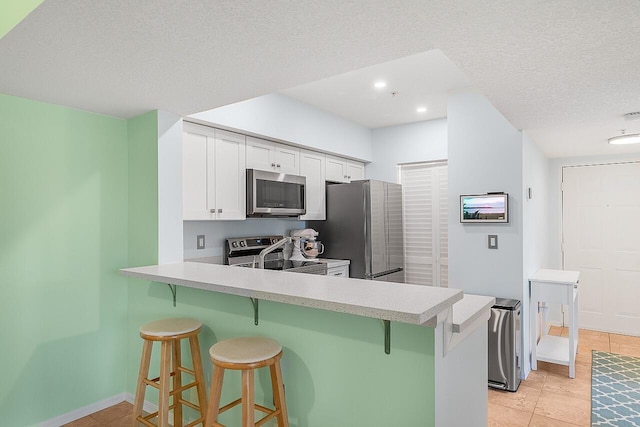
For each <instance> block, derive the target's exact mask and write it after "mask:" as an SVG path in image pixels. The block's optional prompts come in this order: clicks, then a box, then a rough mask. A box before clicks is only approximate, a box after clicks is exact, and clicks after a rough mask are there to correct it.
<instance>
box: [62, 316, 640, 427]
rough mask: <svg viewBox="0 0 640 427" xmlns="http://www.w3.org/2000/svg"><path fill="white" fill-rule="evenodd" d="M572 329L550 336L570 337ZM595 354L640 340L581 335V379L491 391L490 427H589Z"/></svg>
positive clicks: (546, 376)
mask: <svg viewBox="0 0 640 427" xmlns="http://www.w3.org/2000/svg"><path fill="white" fill-rule="evenodd" d="M568 332H569V331H568V330H567V329H566V328H556V327H552V328H551V331H550V334H552V335H562V336H567V335H568ZM591 350H603V351H611V352H612V353H618V354H624V355H627V356H636V357H640V337H629V336H625V335H616V334H608V333H606V332H595V331H589V330H585V329H581V330H580V332H579V350H578V355H577V358H576V377H575V378H574V379H571V378H569V368H568V367H566V366H561V365H554V364H551V363H544V362H539V363H538V370H537V371H532V372H531V374H530V375H529V377H528V378H527V379H526V380H524V381H523V382H522V384H521V385H520V387H519V388H518V391H517V392H515V393H511V392H505V391H497V390H491V389H490V390H489V417H488V423H487V424H488V427H519V426H523V427H524V426H529V427H575V426H589V424H590V418H591ZM132 411H133V407H132V406H131V404H129V403H127V402H121V403H119V404H117V405H115V406H112V407H110V408H107V409H104V410H102V411H99V412H96V413H94V414H91V415H89V416H87V417H84V418H81V419H79V420H76V421H74V422H72V423H69V424H66V425H65V426H64V427H125V426H129V425H131V416H132V415H131V412H132Z"/></svg>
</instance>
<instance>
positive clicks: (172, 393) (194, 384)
mask: <svg viewBox="0 0 640 427" xmlns="http://www.w3.org/2000/svg"><path fill="white" fill-rule="evenodd" d="M197 385H198V382H197V381H194V382H192V383H191V384H187V385H183V386H181V387H179V388H177V389H175V390H171V392H170V393H169V396H173V395H174V394H178V393H181V392H183V391H185V390H187V389H190V388H193V387H195V386H197Z"/></svg>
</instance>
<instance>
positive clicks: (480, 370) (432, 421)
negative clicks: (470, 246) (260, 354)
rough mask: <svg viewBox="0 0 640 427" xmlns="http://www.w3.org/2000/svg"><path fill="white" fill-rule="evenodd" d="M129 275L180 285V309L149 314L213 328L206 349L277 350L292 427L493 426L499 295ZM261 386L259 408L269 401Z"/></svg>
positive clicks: (275, 279) (272, 279)
mask: <svg viewBox="0 0 640 427" xmlns="http://www.w3.org/2000/svg"><path fill="white" fill-rule="evenodd" d="M122 272H123V273H124V274H125V275H127V276H130V277H135V278H139V279H146V280H150V281H153V282H158V283H166V284H170V285H177V286H180V289H178V290H177V307H176V309H174V308H173V307H172V306H171V305H169V304H166V303H161V302H158V304H160V305H162V307H155V308H154V310H153V311H154V313H155V316H156V317H161V316H164V317H169V316H176V315H178V316H181V315H190V316H195V317H198V318H201V320H202V321H203V323H204V324H205V325H207V326H208V327H209V328H210V329H207V330H206V331H205V333H204V337H203V340H202V346H203V348H208V347H207V346H208V345H211V344H213V342H215V341H218V340H221V339H226V338H228V337H233V336H241V335H245V336H246V335H249V334H252V335H265V336H271V337H273V338H275V339H277V340H278V341H280V342H281V343H282V344H283V347H284V348H285V356H284V358H283V375H284V382H285V386H286V390H287V404H288V406H289V416H290V421H291V424H292V425H296V426H301V427H302V426H319V425H335V426H355V427H357V426H368V427H369V426H389V425H398V426H456V425H465V426H471V427H473V426H485V425H486V419H487V418H486V411H487V368H486V367H487V351H486V350H487V329H486V328H487V322H486V321H487V319H488V317H489V310H490V307H491V305H492V304H493V298H492V297H481V296H473V295H466V296H463V293H462V291H460V290H456V289H447V288H433V287H425V286H418V285H407V284H397V283H389V282H378V281H370V280H360V279H348V278H330V277H326V276H318V275H306V274H301V273H283V272H278V271H265V270H259V269H245V268H237V267H230V266H223V265H213V264H203V263H191V262H183V263H175V264H163V265H153V266H147V267H139V268H127V269H123V270H122ZM162 291H163V292H162V293H161V292H160V291H159V287H158V286H157V285H149V290H148V292H149V293H150V294H151V293H153V294H154V295H157V296H159V297H160V296H161V295H162V296H164V297H165V299H166V294H169V292H168V290H166V289H163V290H162ZM203 292H204V293H203ZM210 292H213V293H215V294H214V296H213V298H209V297H208V295H210ZM245 297H249V298H252V299H253V302H254V305H253V308H256V305H255V300H256V299H257V300H260V305H259V312H254V310H253V308H252V304H250V303H249V302H248V299H247V298H245ZM183 304H186V305H187V306H189V310H188V312H185V311H184V310H183V309H182V307H181V306H182V305H183ZM254 314H255V315H256V316H257V317H256V318H255V319H256V320H259V322H257V323H258V325H256V326H254V322H253V321H252V320H253V319H254ZM380 320H382V322H381V321H380ZM454 331H455V332H454ZM389 333H390V339H388V338H389ZM385 339H386V345H387V349H388V350H390V353H389V354H386V353H385V351H383V349H384V348H385ZM207 372H210V370H209V371H207ZM258 389H259V390H258V392H257V393H258V394H257V399H260V398H263V399H265V400H266V399H269V394H268V393H269V392H268V391H266V389H265V390H262V389H261V387H258ZM260 393H262V396H261V395H260ZM258 401H259V400H258ZM460 402H464V404H465V411H460V410H459V405H460Z"/></svg>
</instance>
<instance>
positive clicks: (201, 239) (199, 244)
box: [196, 234, 204, 249]
mask: <svg viewBox="0 0 640 427" xmlns="http://www.w3.org/2000/svg"><path fill="white" fill-rule="evenodd" d="M196 247H197V249H204V234H198V239H197V242H196Z"/></svg>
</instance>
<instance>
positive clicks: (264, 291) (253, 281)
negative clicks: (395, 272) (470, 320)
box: [120, 262, 463, 325]
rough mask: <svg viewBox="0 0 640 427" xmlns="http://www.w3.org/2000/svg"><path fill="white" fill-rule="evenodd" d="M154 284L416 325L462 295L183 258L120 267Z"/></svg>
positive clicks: (456, 291)
mask: <svg viewBox="0 0 640 427" xmlns="http://www.w3.org/2000/svg"><path fill="white" fill-rule="evenodd" d="M120 271H122V273H123V274H125V275H127V276H131V277H137V278H142V279H147V280H152V281H155V282H161V283H169V284H173V285H180V286H187V287H191V288H198V289H204V290H208V291H214V292H222V293H226V294H232V295H239V296H244V297H252V298H258V299H262V300H266V301H275V302H281V303H285V304H293V305H300V306H305V307H313V308H319V309H323V310H330V311H336V312H342V313H349V314H355V315H358V316H365V317H373V318H379V319H384V320H393V321H397V322H403V323H411V324H416V325H422V324H424V323H425V322H427V321H428V320H429V319H431V318H433V317H435V316H436V315H437V314H438V313H440V312H442V311H443V310H445V309H447V308H449V307H450V306H452V305H453V304H454V303H455V302H457V301H459V300H461V299H462V296H463V293H462V291H461V290H459V289H448V288H435V287H430V286H420V285H408V284H399V283H391V282H380V281H375V280H362V279H348V278H339V277H327V276H322V275H315V274H303V273H292V272H281V271H270V270H260V269H253V268H239V267H230V266H226V265H215V264H205V263H196V262H183V263H176V264H164V265H151V266H147V267H137V268H125V269H122V270H120Z"/></svg>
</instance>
